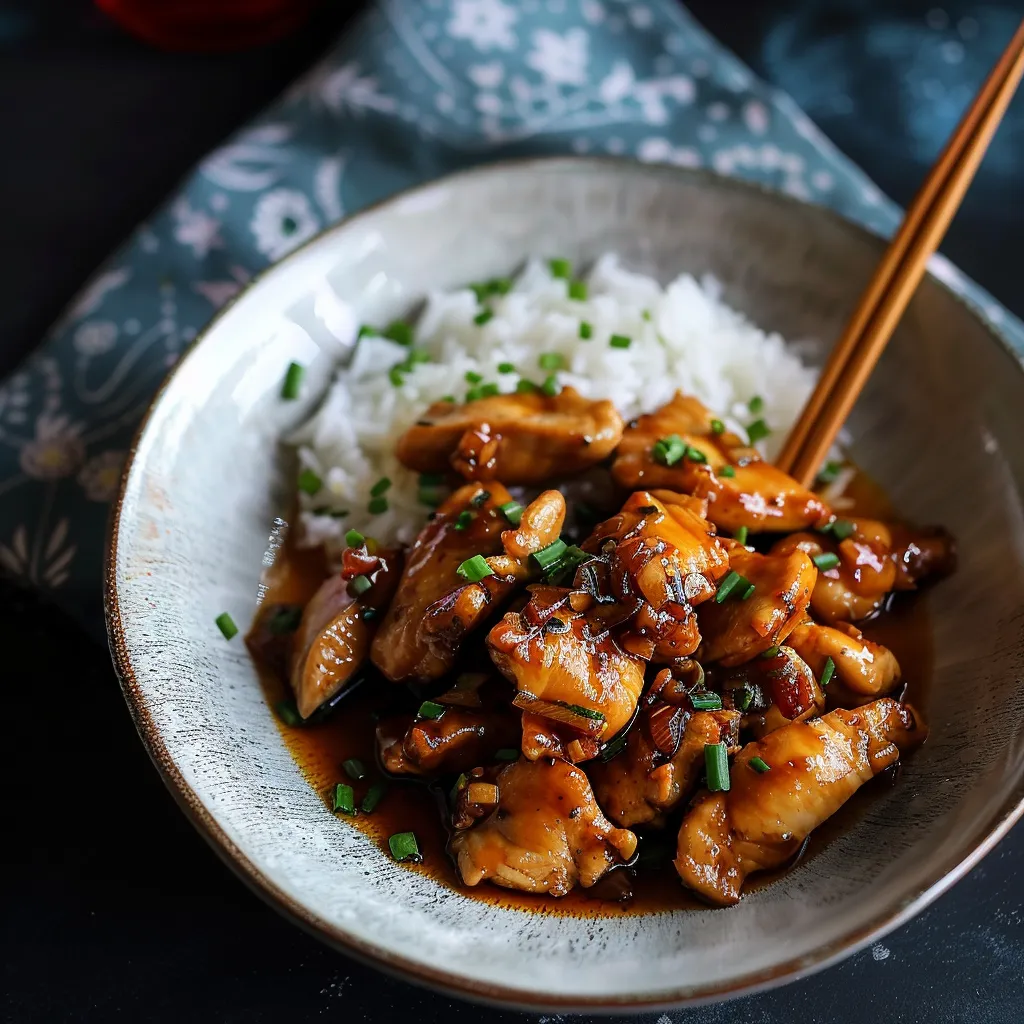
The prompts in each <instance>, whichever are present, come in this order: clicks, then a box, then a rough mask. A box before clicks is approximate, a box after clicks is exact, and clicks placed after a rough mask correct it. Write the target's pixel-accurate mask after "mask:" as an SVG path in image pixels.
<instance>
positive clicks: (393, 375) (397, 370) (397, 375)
mask: <svg viewBox="0 0 1024 1024" xmlns="http://www.w3.org/2000/svg"><path fill="white" fill-rule="evenodd" d="M388 380H389V381H391V383H392V384H394V386H395V387H396V388H400V387H401V386H402V385H403V384H404V383H405V377H404V376H403V375H402V368H401V367H400V366H392V367H391V369H390V370H388Z"/></svg>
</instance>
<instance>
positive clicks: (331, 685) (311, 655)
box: [290, 547, 401, 718]
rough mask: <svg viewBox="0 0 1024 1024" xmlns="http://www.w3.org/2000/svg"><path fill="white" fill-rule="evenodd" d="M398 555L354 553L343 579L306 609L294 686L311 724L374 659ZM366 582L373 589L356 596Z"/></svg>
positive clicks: (296, 646)
mask: <svg viewBox="0 0 1024 1024" xmlns="http://www.w3.org/2000/svg"><path fill="white" fill-rule="evenodd" d="M400 561H401V560H400V558H399V556H398V554H397V553H396V552H391V551H382V552H380V553H379V554H376V555H370V554H368V553H367V551H366V549H365V547H363V548H361V549H359V550H356V549H353V548H349V549H348V550H346V552H345V555H344V568H343V571H342V573H341V574H340V575H336V576H332V577H330V578H329V579H328V580H326V581H325V582H324V583H323V584H321V586H320V589H319V590H318V591H317V592H316V593H315V594H314V595H313V597H312V598H311V599H310V601H309V603H308V604H307V605H306V607H305V609H304V611H303V613H302V620H301V622H300V623H299V628H298V630H297V631H296V633H295V638H294V641H293V655H292V662H291V672H290V681H291V686H292V691H293V693H294V694H295V704H296V707H297V709H298V712H299V714H300V715H301V716H302V717H303V718H308V717H309V716H310V715H311V714H312V713H313V712H314V711H316V709H317V708H318V707H320V705H321V704H323V703H324V702H325V701H328V700H330V699H331V698H332V697H334V696H336V695H337V694H338V693H339V692H341V690H343V689H344V688H345V687H346V686H347V685H348V684H349V683H351V682H352V681H353V679H354V677H355V675H356V672H357V671H358V669H359V668H360V667H361V666H362V665H363V663H364V662H365V661H366V658H367V656H368V655H369V653H370V643H371V641H372V640H373V636H374V633H375V632H376V623H377V618H376V615H374V616H373V617H372V618H371V617H364V612H365V611H366V609H368V608H371V609H373V610H374V612H377V611H378V610H379V609H382V608H384V607H385V606H386V605H387V603H388V602H389V601H390V600H391V597H392V595H393V594H394V592H395V586H396V584H397V582H398V567H399V565H400ZM356 576H362V577H364V578H365V579H367V580H369V581H370V584H371V586H370V589H369V590H367V591H365V592H364V593H362V594H360V595H359V596H358V597H356V596H355V594H354V592H353V591H352V589H351V581H352V579H354V578H355V577H356Z"/></svg>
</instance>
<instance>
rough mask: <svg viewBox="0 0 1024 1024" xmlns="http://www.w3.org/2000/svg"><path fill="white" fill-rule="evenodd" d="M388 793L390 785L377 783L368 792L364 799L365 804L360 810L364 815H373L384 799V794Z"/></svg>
mask: <svg viewBox="0 0 1024 1024" xmlns="http://www.w3.org/2000/svg"><path fill="white" fill-rule="evenodd" d="M387 791H388V785H387V783H386V782H375V783H374V784H373V785H372V786H371V787H370V788H369V789H368V790H367V791H366V796H364V797H363V802H362V803H361V804H360V805H359V810H361V811H362V812H363V814H371V813H372V812H373V811H374V810H376V808H377V804H379V803H380V802H381V800H383V799H384V794H385V793H387Z"/></svg>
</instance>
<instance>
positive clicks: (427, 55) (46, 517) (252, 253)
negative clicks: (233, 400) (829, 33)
mask: <svg viewBox="0 0 1024 1024" xmlns="http://www.w3.org/2000/svg"><path fill="white" fill-rule="evenodd" d="M369 6H370V9H369V10H368V11H367V12H366V14H365V16H364V17H362V18H360V19H358V20H357V21H355V22H354V23H353V24H352V26H351V28H350V29H349V30H348V31H347V32H346V34H345V35H344V36H343V37H342V38H341V39H340V40H339V41H338V42H337V44H336V45H335V47H334V49H333V52H331V53H330V54H329V55H328V56H327V57H326V58H325V59H324V60H323V61H322V62H321V63H320V64H319V65H318V66H316V67H315V68H313V69H311V70H310V71H309V72H308V73H306V74H305V75H303V76H302V77H301V78H300V79H299V80H298V81H297V82H296V83H295V84H294V86H293V87H292V88H291V89H289V90H288V91H287V93H286V94H285V95H284V96H283V97H282V98H281V99H280V100H278V101H277V102H276V103H275V104H274V105H273V106H272V107H271V109H270V110H269V111H268V112H267V113H266V114H264V115H263V116H261V117H259V118H258V119H257V120H256V121H255V122H253V123H252V124H251V125H249V126H247V127H245V128H243V129H242V130H241V131H239V132H238V133H237V134H236V135H235V136H234V137H232V138H231V139H229V140H228V142H227V143H226V144H225V145H223V146H221V147H220V148H219V149H218V150H216V151H215V152H213V153H211V154H210V155H209V156H208V157H207V158H206V159H205V160H203V162H202V163H201V164H200V166H199V168H198V169H197V172H196V173H195V174H194V175H193V176H192V178H191V179H190V180H189V181H187V182H186V183H185V184H184V186H183V187H182V188H181V189H180V190H179V192H178V194H177V195H176V196H175V197H173V198H172V199H171V200H170V201H169V202H168V203H167V204H166V205H165V207H164V208H163V209H162V210H160V211H158V212H157V213H156V214H155V215H154V216H153V217H152V218H150V219H149V221H148V222H147V223H145V224H143V225H141V226H140V227H139V229H138V231H137V232H136V234H135V236H134V238H133V239H132V240H131V241H130V242H129V243H128V245H126V246H125V247H124V248H123V249H122V250H121V251H120V252H119V253H118V254H117V255H116V256H115V258H114V259H113V260H112V261H111V262H110V263H109V264H108V265H107V266H106V267H104V268H103V269H102V270H101V271H100V272H99V273H97V274H96V276H95V277H94V278H93V279H92V281H90V282H89V283H88V284H87V285H86V286H85V287H84V288H83V289H82V291H81V292H80V293H79V295H78V296H77V298H76V299H75V301H74V302H73V303H72V304H71V306H70V307H69V308H68V310H67V311H66V312H65V314H64V315H63V317H62V318H61V319H60V320H59V321H58V323H57V324H56V325H55V327H54V329H53V331H52V332H51V334H50V336H49V338H48V340H47V341H46V343H45V345H44V347H43V349H42V351H41V352H40V353H39V355H38V356H37V357H36V358H35V359H33V360H32V361H30V363H29V364H27V366H26V369H25V371H24V372H23V373H20V374H18V375H16V376H15V377H12V378H10V379H9V380H7V381H5V382H3V383H2V384H0V538H5V540H4V541H3V542H0V568H3V569H4V570H5V571H7V572H13V573H17V574H19V575H21V576H23V577H24V578H26V579H28V580H30V581H32V582H34V583H36V584H37V585H39V586H42V587H48V588H53V587H58V586H60V585H62V584H63V583H65V582H66V581H67V580H68V579H70V578H74V580H75V582H78V583H83V582H85V581H91V580H93V579H96V578H98V575H99V572H100V565H101V561H102V552H103V536H102V518H103V517H102V515H97V512H98V510H99V507H100V506H101V505H102V503H103V502H105V501H107V500H109V497H110V495H111V493H112V486H113V480H114V479H115V477H116V472H115V463H116V462H117V461H118V460H119V459H120V457H121V456H120V453H121V452H122V451H124V450H126V449H127V447H128V445H129V444H130V441H131V437H132V434H133V432H134V430H135V426H136V424H137V422H138V420H139V418H140V417H141V416H142V414H143V412H144V410H145V408H146V406H147V404H148V402H149V399H150V396H151V395H152V394H153V393H154V391H155V390H156V389H157V387H158V386H159V384H160V381H161V380H162V379H163V376H164V374H165V373H166V371H167V369H168V367H170V366H172V365H174V363H175V362H176V361H177V359H178V357H179V355H180V353H181V350H182V348H183V347H184V345H185V344H186V343H187V342H188V340H189V339H190V338H191V337H192V336H193V335H194V332H195V329H197V328H200V327H201V326H202V324H203V323H205V322H206V320H208V319H209V317H210V316H211V315H212V313H213V311H214V310H215V309H217V308H219V307H220V306H222V305H223V304H224V303H225V302H227V301H229V300H230V299H231V298H233V297H234V296H235V295H236V294H237V293H238V291H239V289H240V288H241V287H242V286H243V285H244V284H245V282H247V281H248V280H249V278H250V276H251V271H253V270H255V269H257V268H259V267H261V266H263V265H265V264H266V263H267V262H268V261H270V260H275V259H279V258H280V257H281V256H283V255H285V254H287V253H288V252H290V251H291V250H292V249H294V248H295V247H296V246H297V245H299V244H300V243H301V242H303V241H305V240H306V239H308V238H309V237H310V236H311V235H312V234H313V233H314V232H315V231H316V230H318V228H320V227H321V226H323V225H324V224H327V223H330V222H332V221H334V220H336V219H337V218H338V217H340V216H342V215H343V214H344V213H345V212H348V211H352V210H358V209H359V208H360V207H362V206H364V205H366V204H367V203H370V202H373V201H375V200H378V199H381V198H383V197H384V196H385V195H388V194H391V193H393V192H395V191H397V190H398V189H401V188H405V187H407V186H410V185H413V184H416V183H417V182H420V181H423V180H425V179H427V178H432V177H436V176H438V175H440V174H442V173H445V172H447V171H452V170H456V169H458V168H461V167H464V166H466V165H468V164H469V163H474V162H478V161H481V160H487V159H496V158H500V157H503V156H508V155H512V154H515V155H529V154H538V153H547V154H555V153H567V152H578V153H588V152H589V153H602V152H610V153H622V154H625V155H632V156H636V157H639V158H640V159H641V160H645V161H649V162H659V163H668V164H675V165H677V166H682V167H697V166H710V167H712V168H713V169H715V170H717V171H718V172H719V173H724V174H732V175H736V176H739V177H743V178H746V179H751V180H755V181H759V182H761V183H763V184H765V185H768V186H769V187H773V188H777V189H781V190H784V191H786V192H789V193H790V194H792V195H797V196H803V197H808V196H809V197H811V198H813V199H815V200H817V201H825V202H827V203H828V204H829V205H830V206H832V207H834V208H835V209H837V210H839V211H840V212H842V213H844V214H845V215H847V216H849V217H852V218H853V219H855V220H859V221H860V222H861V223H863V224H866V225H867V226H868V227H870V228H873V229H875V230H876V231H882V232H885V231H889V230H891V229H892V227H893V225H894V224H895V222H896V219H897V216H898V211H897V210H896V208H895V207H894V206H893V205H892V203H890V202H889V201H888V200H887V199H886V198H885V196H883V195H882V193H881V192H880V191H879V190H878V189H877V188H876V187H875V186H874V185H873V184H872V183H871V182H870V181H868V180H867V178H866V177H865V176H864V175H863V174H861V173H860V172H859V171H858V170H857V169H856V168H855V167H853V166H852V165H851V164H850V163H849V161H847V160H846V159H845V158H844V157H843V156H842V155H841V154H840V153H838V152H837V151H836V150H835V148H834V147H833V146H832V144H831V143H830V142H829V141H828V139H827V138H826V137H825V136H824V135H823V134H822V133H821V132H820V131H819V130H818V129H817V127H816V126H815V125H814V123H813V122H812V121H811V120H810V119H809V118H808V117H807V115H806V114H805V113H804V112H803V111H802V110H800V109H799V108H798V107H797V106H796V105H795V104H794V103H793V102H792V101H791V100H790V99H788V98H787V97H786V96H785V95H783V94H781V93H779V92H778V91H777V90H775V89H772V88H770V87H768V86H766V85H765V84H764V83H762V82H759V81H757V80H756V79H755V78H754V77H753V76H752V75H751V74H750V72H749V71H748V70H747V69H746V68H745V67H744V66H743V65H742V64H740V62H739V61H737V60H736V59H735V58H734V57H733V56H732V55H730V54H729V53H727V52H726V51H724V50H723V49H722V48H721V47H720V46H719V45H718V44H717V43H716V42H715V41H714V40H713V39H712V38H711V37H710V36H708V35H707V33H706V32H704V30H703V29H702V28H701V27H700V26H699V25H698V24H697V23H696V22H695V21H693V19H692V18H691V17H690V16H689V14H688V13H687V12H686V10H685V8H683V7H682V6H681V5H680V4H679V3H678V0H429V2H425V3H420V4H416V3H411V2H408V0H374V2H372V3H371V4H370V5H369ZM942 269H943V271H944V272H946V273H947V276H949V278H950V280H951V282H952V287H953V288H954V290H955V291H956V292H958V293H959V294H961V295H964V296H966V297H967V298H968V299H969V301H971V302H972V304H973V305H974V306H975V307H976V308H978V309H980V310H981V311H982V313H983V315H985V316H987V317H989V319H990V320H992V321H993V322H995V321H999V326H1000V329H1001V330H1002V331H1003V332H1004V333H1006V334H1008V335H1009V336H1011V337H1012V338H1014V339H1017V340H1018V341H1020V342H1021V344H1022V346H1024V328H1022V327H1021V325H1020V324H1019V323H1018V322H1017V321H1016V320H1015V319H1014V318H1013V317H1012V316H1011V315H1010V314H1009V313H1007V312H1006V311H1005V310H1003V309H1002V308H1001V307H1000V306H999V305H998V304H997V303H996V302H995V301H994V300H993V299H992V298H991V297H990V296H988V295H986V294H985V293H984V292H983V291H981V289H978V288H977V287H976V286H975V285H974V284H972V283H971V282H969V281H967V280H966V279H964V278H963V277H962V276H961V275H955V276H954V275H952V274H949V272H948V271H945V268H942ZM54 524H56V525H54ZM76 551H77V554H76ZM85 589H86V588H85V587H83V586H78V587H75V588H69V589H68V592H69V593H71V592H72V591H73V592H74V593H76V594H77V593H82V592H84V590H85ZM71 610H72V611H75V612H78V613H79V615H80V616H81V617H83V618H86V619H87V620H88V621H89V623H90V624H91V625H92V626H93V627H94V628H96V629H97V631H98V632H100V631H101V629H102V619H101V614H100V609H99V607H98V605H96V604H94V605H92V606H90V607H83V606H71Z"/></svg>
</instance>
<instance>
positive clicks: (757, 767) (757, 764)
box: [747, 757, 772, 775]
mask: <svg viewBox="0 0 1024 1024" xmlns="http://www.w3.org/2000/svg"><path fill="white" fill-rule="evenodd" d="M747 764H749V765H750V767H751V768H753V769H754V771H755V772H757V773H758V775H764V773H765V772H770V771H771V770H772V766H771V765H770V764H769V763H768V762H767V761H765V760H764V759H763V758H760V757H752V758H751V759H750V760H749V761H748V762H747Z"/></svg>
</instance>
